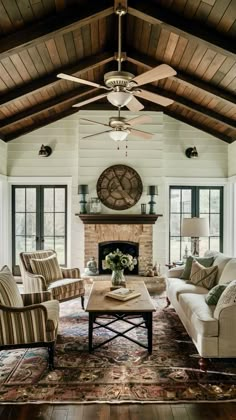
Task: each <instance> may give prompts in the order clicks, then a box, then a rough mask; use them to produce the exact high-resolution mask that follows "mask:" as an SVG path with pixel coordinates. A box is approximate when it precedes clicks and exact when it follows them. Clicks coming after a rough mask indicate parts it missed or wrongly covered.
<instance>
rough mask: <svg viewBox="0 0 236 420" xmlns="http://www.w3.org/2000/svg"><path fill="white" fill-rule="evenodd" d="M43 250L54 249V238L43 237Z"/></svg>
mask: <svg viewBox="0 0 236 420" xmlns="http://www.w3.org/2000/svg"><path fill="white" fill-rule="evenodd" d="M43 248H44V249H54V238H52V237H50V238H47V237H45V236H44V246H43Z"/></svg>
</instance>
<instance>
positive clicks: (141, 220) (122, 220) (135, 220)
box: [76, 213, 162, 225]
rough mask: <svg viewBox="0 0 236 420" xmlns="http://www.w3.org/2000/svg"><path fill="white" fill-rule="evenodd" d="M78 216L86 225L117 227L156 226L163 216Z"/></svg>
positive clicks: (78, 214)
mask: <svg viewBox="0 0 236 420" xmlns="http://www.w3.org/2000/svg"><path fill="white" fill-rule="evenodd" d="M76 216H79V218H80V219H81V220H82V222H83V223H84V224H85V225H88V224H96V225H99V224H103V225H104V224H107V225H108V224H117V225H131V224H132V225H154V224H155V222H156V220H157V219H158V217H161V216H162V214H112V213H111V214H109V213H107V214H80V213H77V214H76Z"/></svg>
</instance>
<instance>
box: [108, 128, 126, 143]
mask: <svg viewBox="0 0 236 420" xmlns="http://www.w3.org/2000/svg"><path fill="white" fill-rule="evenodd" d="M128 134H129V131H128V130H127V131H124V130H112V131H109V136H110V137H111V139H112V140H114V141H123V140H125V139H126V137H127V136H128Z"/></svg>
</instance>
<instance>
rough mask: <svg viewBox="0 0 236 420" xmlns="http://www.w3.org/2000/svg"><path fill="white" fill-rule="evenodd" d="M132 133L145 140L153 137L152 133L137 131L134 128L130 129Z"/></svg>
mask: <svg viewBox="0 0 236 420" xmlns="http://www.w3.org/2000/svg"><path fill="white" fill-rule="evenodd" d="M129 130H130V133H131V134H133V135H134V136H138V137H142V138H143V139H146V140H149V139H151V138H152V137H153V134H152V133H147V132H146V131H141V130H136V129H134V128H130V129H129Z"/></svg>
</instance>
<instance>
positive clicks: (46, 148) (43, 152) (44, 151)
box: [39, 144, 52, 157]
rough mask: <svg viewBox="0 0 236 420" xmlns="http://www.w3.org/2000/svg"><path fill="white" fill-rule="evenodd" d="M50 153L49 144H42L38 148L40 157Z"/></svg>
mask: <svg viewBox="0 0 236 420" xmlns="http://www.w3.org/2000/svg"><path fill="white" fill-rule="evenodd" d="M51 154H52V148H51V147H50V146H44V144H42V146H41V149H40V150H39V156H40V157H48V156H50V155H51Z"/></svg>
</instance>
